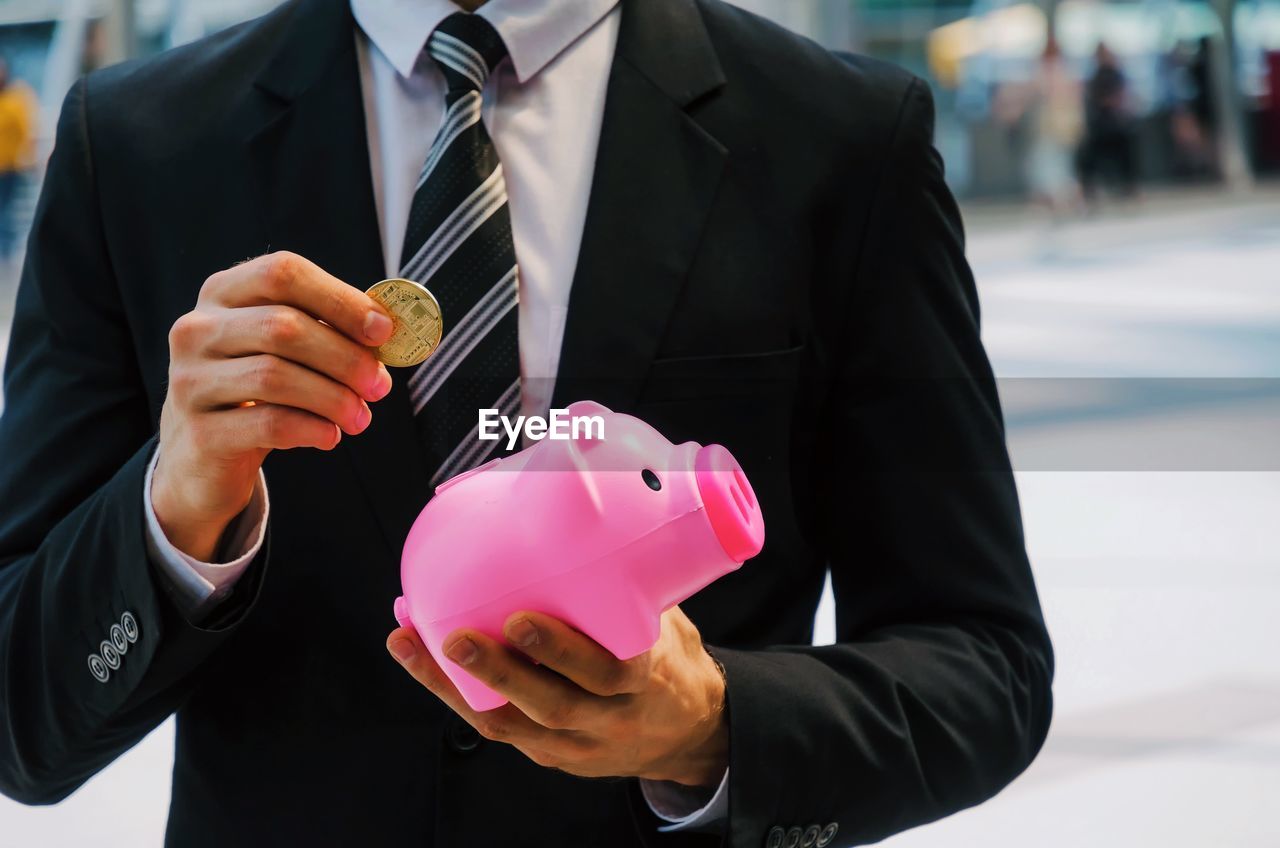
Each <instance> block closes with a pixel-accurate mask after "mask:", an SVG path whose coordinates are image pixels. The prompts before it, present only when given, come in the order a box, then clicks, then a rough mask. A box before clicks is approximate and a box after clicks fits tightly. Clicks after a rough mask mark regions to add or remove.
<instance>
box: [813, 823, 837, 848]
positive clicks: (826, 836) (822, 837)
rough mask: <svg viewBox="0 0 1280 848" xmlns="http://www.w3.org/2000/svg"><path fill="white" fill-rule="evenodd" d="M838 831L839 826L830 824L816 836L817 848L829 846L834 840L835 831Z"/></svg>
mask: <svg viewBox="0 0 1280 848" xmlns="http://www.w3.org/2000/svg"><path fill="white" fill-rule="evenodd" d="M839 829H840V825H838V824H836V823H835V822H832V823H831V824H829V825H827V826H826V827H824V828H823V829H822V833H819V834H818V842H817V848H827V846H828V845H830V844H831V840H833V839H835V838H836V831H838V830H839Z"/></svg>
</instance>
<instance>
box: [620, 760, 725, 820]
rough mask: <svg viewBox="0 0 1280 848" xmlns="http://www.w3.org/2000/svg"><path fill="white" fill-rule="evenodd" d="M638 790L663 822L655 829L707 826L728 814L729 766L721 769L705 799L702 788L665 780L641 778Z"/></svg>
mask: <svg viewBox="0 0 1280 848" xmlns="http://www.w3.org/2000/svg"><path fill="white" fill-rule="evenodd" d="M640 794H641V795H643V796H644V801H645V803H646V804H648V805H649V809H650V810H652V811H653V814H654V815H655V816H657V817H658V818H660V819H662V820H663V821H665V822H667V824H664V825H661V826H660V827H659V828H658V830H659V831H662V832H663V833H666V832H669V831H676V830H694V829H708V828H709V826H710V825H715V824H719V823H721V822H722V821H724V820H725V819H727V818H728V817H729V769H727V768H726V769H725V770H724V776H723V777H721V778H720V785H719V786H718V787H716V791H715V793H714V794H713V795H712V796H711V800H710V801H706V800H705V798H706V790H700V789H694V788H693V787H690V786H684V785H682V784H679V783H673V782H671V781H667V780H645V779H644V778H641V779H640Z"/></svg>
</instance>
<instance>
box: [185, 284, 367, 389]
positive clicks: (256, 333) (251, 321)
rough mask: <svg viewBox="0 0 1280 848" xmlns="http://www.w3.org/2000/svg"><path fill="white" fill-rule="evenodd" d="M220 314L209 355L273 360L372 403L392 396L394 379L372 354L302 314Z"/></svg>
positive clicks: (250, 310)
mask: <svg viewBox="0 0 1280 848" xmlns="http://www.w3.org/2000/svg"><path fill="white" fill-rule="evenodd" d="M219 311H220V312H221V313H222V319H221V321H220V322H219V324H218V326H219V330H218V333H217V338H216V339H215V340H214V341H213V342H212V344H211V345H210V350H209V353H212V354H215V355H218V356H225V357H239V356H252V355H254V354H259V353H270V354H274V355H276V356H279V357H282V358H284V359H289V360H292V361H293V362H297V363H298V364H299V365H305V366H306V367H308V368H310V369H311V370H312V371H317V372H319V373H321V374H324V375H326V376H328V377H331V378H332V379H334V380H337V381H338V382H340V383H342V384H344V385H345V386H347V387H348V388H350V389H351V390H352V391H353V392H356V393H357V394H359V395H360V396H361V397H363V398H364V399H365V400H368V401H376V400H381V399H382V398H384V397H386V395H387V393H388V392H389V391H391V375H390V374H389V373H388V372H387V367H386V366H385V365H383V364H382V363H381V362H379V361H378V358H377V357H376V356H374V353H373V351H372V350H371V349H370V348H368V347H365V346H364V345H362V344H357V343H356V342H353V341H352V340H351V339H349V338H347V337H346V336H344V335H343V334H342V333H339V332H338V331H337V330H335V329H333V327H330V326H329V325H328V324H323V323H321V322H319V321H317V320H316V319H314V318H312V317H311V316H310V315H308V314H307V313H305V312H303V311H301V310H300V309H296V308H294V307H292V306H279V305H272V306H250V307H245V308H242V309H224V310H219Z"/></svg>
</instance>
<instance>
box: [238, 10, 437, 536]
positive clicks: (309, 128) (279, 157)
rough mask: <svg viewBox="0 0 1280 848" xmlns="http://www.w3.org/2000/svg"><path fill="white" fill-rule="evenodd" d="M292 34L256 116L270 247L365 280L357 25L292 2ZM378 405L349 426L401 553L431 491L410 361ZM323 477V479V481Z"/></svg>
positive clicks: (371, 269)
mask: <svg viewBox="0 0 1280 848" xmlns="http://www.w3.org/2000/svg"><path fill="white" fill-rule="evenodd" d="M293 14H294V21H293V25H292V29H291V31H290V32H289V34H288V35H287V36H286V37H285V38H284V39H282V42H281V47H280V50H279V52H278V53H277V55H276V56H275V57H274V59H273V60H272V61H271V62H270V63H269V65H268V66H267V68H266V70H265V72H264V73H263V74H262V75H261V77H260V78H259V80H258V85H257V88H258V89H259V91H258V92H256V94H257V96H258V97H259V98H260V99H261V101H262V103H261V104H260V107H261V115H260V120H259V122H258V124H257V128H256V129H255V131H254V132H253V134H252V135H251V137H250V139H249V155H250V160H251V161H252V163H253V168H254V172H255V179H256V182H257V185H258V188H259V191H260V208H261V210H262V215H263V218H264V222H263V223H264V225H265V227H266V231H267V234H268V244H269V245H270V248H271V250H290V251H293V252H295V253H298V254H299V255H301V256H305V257H307V258H308V259H310V260H312V261H313V262H315V263H316V264H317V265H319V266H320V267H322V268H324V269H325V270H326V271H328V272H329V273H331V274H333V275H334V276H336V277H338V278H339V279H341V280H346V281H348V282H349V283H351V284H352V285H353V286H356V287H358V288H360V289H361V290H363V289H364V288H367V287H368V286H369V285H372V284H373V283H375V282H377V281H378V280H380V279H382V277H383V276H384V271H385V267H384V263H383V259H382V248H381V240H380V238H379V231H378V218H377V210H376V208H375V205H374V195H373V185H372V181H371V176H370V170H369V149H368V143H367V140H366V133H365V119H364V105H363V99H362V95H361V87H360V75H359V67H358V65H357V59H356V52H355V35H354V32H355V31H354V29H353V27H354V23H353V21H352V19H351V16H350V11H349V8H348V5H347V3H346V2H342V1H341V0H311V2H306V3H301V4H299V5H298V6H297V7H295V9H294V13H293ZM392 376H393V377H394V378H395V385H394V387H393V389H392V391H391V394H390V395H388V396H387V397H386V398H384V399H383V400H381V401H379V402H378V403H376V404H374V405H373V423H372V425H371V426H370V427H369V429H368V430H366V431H365V432H364V433H362V434H360V435H358V436H354V437H352V436H345V437H344V438H343V440H342V444H341V448H340V449H341V450H344V451H346V452H347V453H348V455H349V456H350V458H351V459H352V461H353V462H354V465H355V470H356V473H357V475H358V476H359V478H360V479H361V481H362V483H363V485H364V488H365V494H366V496H367V497H368V499H369V502H370V503H371V504H372V505H373V508H374V512H375V513H376V514H377V517H378V521H379V524H380V525H381V529H382V530H383V532H384V534H385V535H386V536H387V541H388V544H390V545H391V547H392V549H393V551H394V552H395V553H396V554H397V555H398V554H399V550H400V547H401V545H402V543H403V541H404V537H405V534H406V533H407V532H408V529H409V526H410V525H411V524H412V522H413V519H414V518H415V517H416V516H417V513H418V511H419V510H420V509H421V508H422V505H423V504H424V503H426V501H427V498H428V496H429V493H430V489H429V487H428V485H427V475H426V473H425V472H426V469H425V465H424V463H425V458H424V457H423V454H422V450H421V446H420V443H419V439H418V438H417V433H416V429H415V427H414V423H413V415H412V411H411V408H410V405H409V397H408V389H407V385H406V384H407V381H408V377H409V374H408V372H405V371H400V372H397V373H393V375H392ZM317 483H318V484H319V481H317Z"/></svg>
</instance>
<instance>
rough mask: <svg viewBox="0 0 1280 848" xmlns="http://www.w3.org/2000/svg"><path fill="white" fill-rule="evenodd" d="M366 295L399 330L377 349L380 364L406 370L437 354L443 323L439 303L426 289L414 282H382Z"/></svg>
mask: <svg viewBox="0 0 1280 848" xmlns="http://www.w3.org/2000/svg"><path fill="white" fill-rule="evenodd" d="M365 294H367V295H369V297H371V298H373V299H374V300H376V301H378V303H380V304H382V306H383V308H385V309H386V310H387V312H388V313H390V315H391V320H392V321H394V322H395V326H396V328H395V331H394V332H393V333H392V334H391V338H389V339H387V341H386V342H385V343H384V344H382V345H381V346H379V347H378V348H376V351H377V354H378V359H379V360H381V361H382V362H383V363H384V364H386V365H392V366H395V367H398V368H407V367H408V366H410V365H417V364H418V363H419V362H422V361H423V360H425V359H426V358H427V357H429V356H430V355H431V354H433V353H435V352H436V346H437V345H439V344H440V334H441V333H442V332H443V331H444V323H443V322H442V321H441V319H440V303H439V301H437V300H436V298H435V295H433V294H432V293H431V292H429V291H427V288H426V286H424V285H422V284H421V283H415V282H414V281H413V280H383V281H382V282H380V283H374V284H373V285H372V286H370V287H369V288H368V289H367V290H366V291H365Z"/></svg>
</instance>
